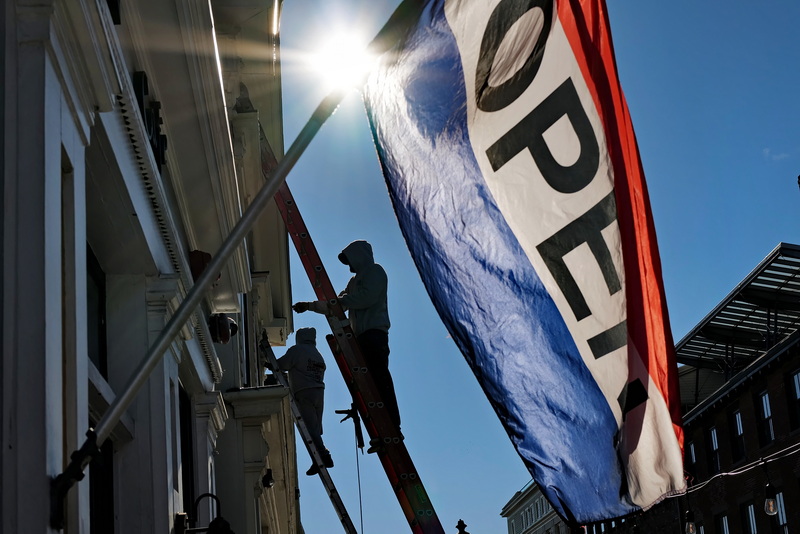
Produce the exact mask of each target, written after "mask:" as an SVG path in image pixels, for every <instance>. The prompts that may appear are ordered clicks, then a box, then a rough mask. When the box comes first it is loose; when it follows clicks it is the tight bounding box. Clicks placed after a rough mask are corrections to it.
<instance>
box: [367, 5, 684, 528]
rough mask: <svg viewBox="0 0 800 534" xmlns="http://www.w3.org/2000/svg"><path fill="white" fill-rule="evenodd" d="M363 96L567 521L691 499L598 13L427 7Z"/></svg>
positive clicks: (481, 357)
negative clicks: (682, 495) (677, 496)
mask: <svg viewBox="0 0 800 534" xmlns="http://www.w3.org/2000/svg"><path fill="white" fill-rule="evenodd" d="M420 4H421V6H422V7H421V8H420V9H421V14H420V16H419V18H418V20H415V23H414V24H413V25H412V27H410V28H409V29H408V31H407V33H405V34H404V37H403V39H402V40H401V42H400V44H398V45H397V46H396V47H395V48H394V49H392V50H390V51H389V52H387V53H386V54H384V56H383V57H382V60H381V67H380V68H379V69H377V70H376V72H374V73H373V74H372V76H371V77H370V79H369V81H368V82H367V87H366V91H365V97H366V105H367V112H368V115H369V118H370V123H371V127H372V129H373V135H374V139H375V142H376V145H377V150H378V155H379V158H380V163H381V166H382V169H383V172H384V175H385V178H386V182H387V184H388V188H389V192H390V195H391V198H392V202H393V204H394V209H395V211H396V214H397V217H398V220H399V222H400V225H401V228H402V231H403V234H404V236H405V239H406V242H407V243H408V246H409V248H410V250H411V253H412V256H413V258H414V261H415V263H416V265H417V268H418V269H419V272H420V274H421V276H422V279H423V281H424V283H425V286H426V288H427V290H428V293H429V294H430V297H431V299H432V300H433V303H434V305H435V306H436V308H437V310H438V312H439V314H440V315H441V317H442V320H443V321H444V323H445V325H446V326H447V328H448V330H449V331H450V333H451V334H452V337H453V339H454V340H455V341H456V343H457V344H458V347H459V348H460V349H461V352H462V353H463V354H464V356H465V358H466V360H467V362H468V363H469V365H470V367H471V368H472V369H473V370H474V372H475V375H476V376H477V378H478V380H479V382H480V384H481V386H482V388H483V390H484V391H485V392H486V395H487V397H488V398H489V400H490V402H491V403H492V405H493V407H494V409H495V410H496V412H497V414H498V416H499V417H500V419H501V420H502V423H503V425H504V426H505V429H506V430H507V432H508V434H509V436H510V438H511V440H512V442H513V443H514V445H515V447H516V449H517V451H518V452H519V454H520V456H521V457H522V459H523V460H524V462H525V465H526V466H527V467H528V469H529V470H530V473H531V475H532V476H533V478H534V480H535V481H536V482H537V483H538V485H539V486H540V487H541V489H542V491H543V492H544V493H545V495H546V496H547V498H548V499H549V501H550V503H551V504H552V505H553V507H554V508H555V509H556V510H557V511H558V513H559V514H560V515H561V516H562V517H563V518H565V519H566V520H567V521H569V522H571V523H573V524H576V523H578V524H580V523H587V522H593V521H599V520H604V519H610V518H614V517H620V516H624V515H626V514H631V513H634V512H637V511H640V510H643V509H647V508H648V507H650V506H652V505H653V504H655V503H656V502H658V501H659V500H661V499H663V498H664V497H665V496H667V495H669V494H672V493H677V492H681V491H684V490H685V480H684V477H683V456H682V447H683V435H682V429H681V426H680V407H679V405H680V396H679V392H678V386H677V366H676V362H675V356H674V346H673V341H672V337H671V334H670V331H669V321H668V317H667V307H666V302H665V298H664V290H663V284H662V281H661V266H660V260H659V256H658V250H657V245H656V236H655V231H654V227H653V220H652V216H651V213H650V208H649V201H648V196H647V190H646V186H645V182H644V176H643V171H642V167H641V162H640V159H639V154H638V149H637V145H636V139H635V136H634V133H633V127H632V125H631V121H630V117H629V114H628V109H627V105H626V103H625V99H624V97H623V94H622V90H621V88H620V86H619V81H618V79H617V73H616V66H615V60H614V54H613V48H612V43H611V35H610V33H609V25H608V17H607V15H606V10H605V5H604V3H603V2H602V1H600V0H557V1H553V0H489V1H487V0H430V1H427V2H420Z"/></svg>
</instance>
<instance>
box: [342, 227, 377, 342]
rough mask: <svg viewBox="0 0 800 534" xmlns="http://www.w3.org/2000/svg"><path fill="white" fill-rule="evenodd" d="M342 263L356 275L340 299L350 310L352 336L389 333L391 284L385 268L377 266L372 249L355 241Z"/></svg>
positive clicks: (345, 250) (363, 243)
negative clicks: (368, 332)
mask: <svg viewBox="0 0 800 534" xmlns="http://www.w3.org/2000/svg"><path fill="white" fill-rule="evenodd" d="M339 259H340V260H341V261H342V262H343V263H345V264H346V265H349V266H350V271H351V272H353V273H355V276H353V277H352V278H351V279H350V281H349V282H348V283H347V288H346V289H345V290H344V291H343V292H342V293H341V294H340V295H339V302H340V303H341V304H342V306H344V308H345V309H346V310H348V317H349V318H350V324H351V325H352V327H353V332H354V333H355V334H356V335H360V334H362V333H364V332H366V331H367V330H371V329H376V330H383V331H384V332H388V331H389V326H390V323H389V308H388V305H387V302H386V289H387V286H388V282H389V280H388V278H387V276H386V271H384V270H383V267H381V266H380V265H379V264H377V263H375V260H374V258H373V256H372V246H371V245H370V244H369V243H367V242H366V241H353V242H352V243H350V244H349V245H347V246H346V247H345V249H344V250H343V251H342V253H341V254H340V255H339Z"/></svg>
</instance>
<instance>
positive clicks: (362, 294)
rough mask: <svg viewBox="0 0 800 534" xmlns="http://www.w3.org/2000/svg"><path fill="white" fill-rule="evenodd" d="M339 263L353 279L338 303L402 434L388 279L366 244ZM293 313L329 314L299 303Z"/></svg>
mask: <svg viewBox="0 0 800 534" xmlns="http://www.w3.org/2000/svg"><path fill="white" fill-rule="evenodd" d="M339 261H341V262H342V263H343V264H345V265H347V266H349V267H350V272H352V273H353V277H352V278H350V281H349V282H348V283H347V287H346V288H345V290H344V291H342V292H341V293H340V294H339V303H340V304H341V305H342V307H343V308H344V309H345V310H347V315H348V318H349V319H350V325H351V326H352V328H353V333H354V334H355V335H356V339H357V340H358V344H359V347H360V349H361V353H362V354H363V356H364V358H365V360H366V363H367V369H368V370H369V373H370V374H371V375H372V378H373V380H374V382H375V385H376V386H377V387H378V389H379V390H380V393H381V398H382V399H383V402H384V405H385V406H386V409H387V410H388V414H389V416H390V417H391V419H392V421H393V422H394V423H395V425H397V431H398V434H399V436H400V437H401V438H402V433H401V432H400V410H399V408H398V406H397V397H396V395H395V391H394V382H393V381H392V375H391V374H390V373H389V326H390V322H389V308H388V305H387V296H386V295H387V287H388V277H387V276H386V271H385V270H384V269H383V267H382V266H381V265H380V264H378V263H375V259H374V257H373V255H372V245H370V244H369V243H368V242H367V241H363V240H358V241H353V242H352V243H350V244H349V245H347V246H346V247H345V249H344V250H343V251H342V252H341V253H340V254H339ZM293 308H294V310H295V311H296V312H298V313H302V312H304V311H307V310H311V311H315V312H317V313H327V312H328V305H327V303H326V302H324V301H316V302H298V303H297V304H295V305H294V306H293ZM379 447H380V440H379V439H374V440H372V441H370V448H369V449H368V451H367V452H376V451H377V450H379Z"/></svg>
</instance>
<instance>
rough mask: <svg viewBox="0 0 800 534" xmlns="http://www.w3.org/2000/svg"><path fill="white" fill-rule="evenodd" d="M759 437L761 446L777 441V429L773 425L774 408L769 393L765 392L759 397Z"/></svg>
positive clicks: (757, 409)
mask: <svg viewBox="0 0 800 534" xmlns="http://www.w3.org/2000/svg"><path fill="white" fill-rule="evenodd" d="M756 411H757V413H758V437H759V439H760V440H761V445H762V446H763V445H768V444H770V443H772V442H773V441H774V440H775V428H774V426H773V423H772V408H771V407H770V403H769V393H768V392H766V391H764V392H763V393H761V394H760V395H759V396H758V406H757V407H756Z"/></svg>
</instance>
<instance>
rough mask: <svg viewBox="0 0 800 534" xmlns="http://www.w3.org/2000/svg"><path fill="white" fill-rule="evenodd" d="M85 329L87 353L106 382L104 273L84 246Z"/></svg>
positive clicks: (89, 249)
mask: <svg viewBox="0 0 800 534" xmlns="http://www.w3.org/2000/svg"><path fill="white" fill-rule="evenodd" d="M86 315H87V317H86V329H87V339H86V341H87V347H86V349H87V352H88V354H89V360H90V361H91V362H92V363H93V364H94V366H95V367H96V368H97V370H98V371H100V376H102V377H103V378H105V379H106V380H108V351H107V347H106V273H104V272H103V269H102V267H100V262H99V261H97V257H96V256H95V255H94V252H92V248H91V247H90V246H89V244H88V243H87V244H86Z"/></svg>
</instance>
